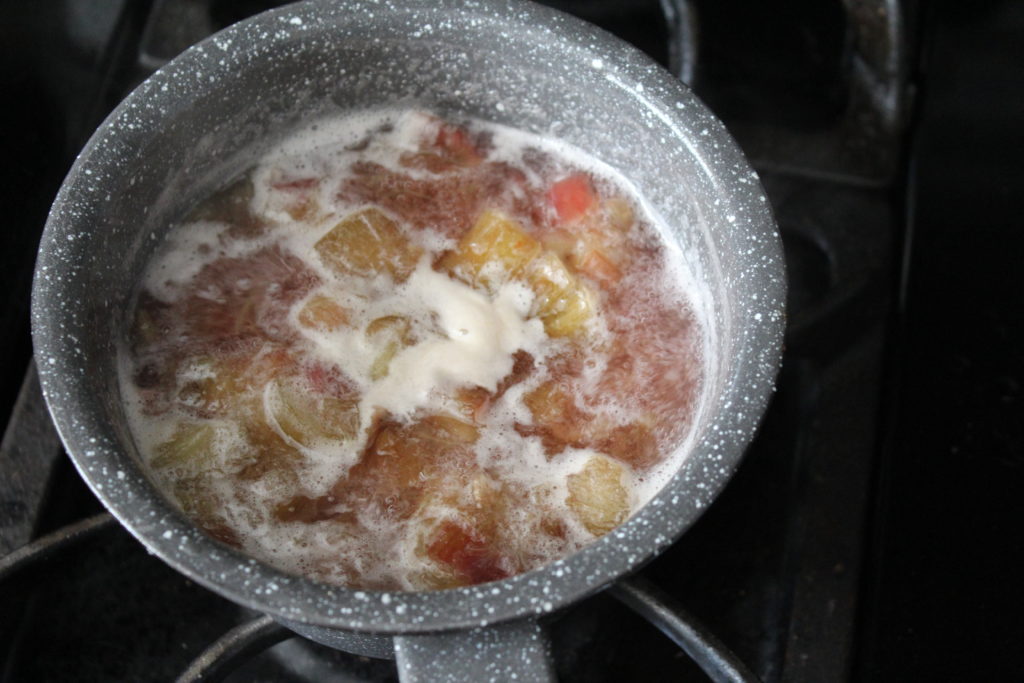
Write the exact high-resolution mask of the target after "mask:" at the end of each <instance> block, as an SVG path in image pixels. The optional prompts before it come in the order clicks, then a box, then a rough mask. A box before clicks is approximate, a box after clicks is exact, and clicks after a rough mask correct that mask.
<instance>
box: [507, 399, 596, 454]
mask: <svg viewBox="0 0 1024 683" xmlns="http://www.w3.org/2000/svg"><path fill="white" fill-rule="evenodd" d="M523 403H525V404H526V407H527V408H529V410H530V415H531V416H532V417H533V426H532V427H524V428H522V429H520V430H519V431H520V433H521V434H523V435H524V436H526V435H534V434H535V435H537V436H539V437H540V439H541V442H542V443H543V445H544V452H545V453H547V454H548V455H553V454H555V453H560V452H562V451H563V450H565V448H566V446H573V447H577V448H578V447H581V446H583V445H584V432H583V429H584V427H585V425H586V424H587V423H588V422H589V421H590V419H591V416H589V415H587V414H586V413H584V412H583V411H582V410H580V409H579V408H578V407H577V406H576V401H575V399H574V398H573V396H572V394H571V393H569V392H568V391H567V390H566V389H565V388H564V387H562V386H560V385H559V384H558V383H557V382H552V381H548V382H544V383H543V384H541V385H540V386H539V387H537V388H536V389H533V390H532V391H530V392H528V393H527V394H525V395H524V396H523Z"/></svg>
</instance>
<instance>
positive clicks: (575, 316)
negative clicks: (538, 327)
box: [525, 251, 595, 337]
mask: <svg viewBox="0 0 1024 683" xmlns="http://www.w3.org/2000/svg"><path fill="white" fill-rule="evenodd" d="M525 277H526V282H527V284H529V286H530V289H532V290H533V293H534V294H535V295H536V299H535V300H534V311H533V312H534V314H535V315H537V316H538V317H539V318H540V319H541V320H542V321H543V322H544V331H545V332H547V333H548V334H549V335H550V336H552V337H568V336H572V335H575V334H579V333H581V332H582V331H583V330H584V328H585V326H586V323H587V321H588V320H589V319H590V318H591V317H592V316H593V314H594V307H595V302H594V295H593V294H592V293H591V291H590V289H589V288H588V287H587V286H586V285H585V284H584V283H583V282H581V281H580V279H579V278H577V277H576V276H575V275H573V274H572V273H570V272H569V269H568V268H566V266H565V264H564V263H563V262H562V259H560V258H559V257H558V256H557V255H555V254H553V253H551V252H549V251H546V252H544V253H543V254H542V255H541V256H540V258H538V259H536V260H535V261H533V262H532V263H531V264H530V265H529V267H528V268H527V270H526V273H525Z"/></svg>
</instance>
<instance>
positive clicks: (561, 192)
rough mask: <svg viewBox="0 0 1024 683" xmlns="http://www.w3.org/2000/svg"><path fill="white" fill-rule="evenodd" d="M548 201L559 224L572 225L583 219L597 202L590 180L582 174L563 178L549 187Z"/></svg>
mask: <svg viewBox="0 0 1024 683" xmlns="http://www.w3.org/2000/svg"><path fill="white" fill-rule="evenodd" d="M548 201H549V202H550V203H551V206H552V207H554V209H555V214H556V215H557V216H558V221H559V222H560V223H572V222H575V221H577V220H579V219H580V218H582V217H583V215H584V214H585V213H587V212H588V211H589V210H590V209H591V207H593V206H594V204H595V203H596V202H597V195H596V194H595V193H594V189H593V188H592V187H591V185H590V179H589V178H587V176H586V175H583V174H582V173H576V174H573V175H571V176H569V177H568V178H563V179H562V180H559V181H558V182H557V183H555V184H554V185H552V186H551V189H550V190H549V191H548Z"/></svg>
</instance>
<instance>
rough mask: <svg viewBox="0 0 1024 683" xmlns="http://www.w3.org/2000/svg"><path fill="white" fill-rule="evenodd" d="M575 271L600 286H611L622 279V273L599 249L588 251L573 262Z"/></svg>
mask: <svg viewBox="0 0 1024 683" xmlns="http://www.w3.org/2000/svg"><path fill="white" fill-rule="evenodd" d="M575 265H576V270H578V271H579V272H581V273H583V274H584V275H588V276H590V277H591V278H592V279H594V280H596V281H597V282H599V283H601V284H602V285H613V284H615V283H616V282H618V281H619V280H621V279H622V271H621V270H619V267H618V266H616V265H615V264H614V263H613V262H612V261H611V259H609V258H608V257H607V256H606V255H605V253H604V252H603V251H602V250H600V249H590V250H588V251H586V252H584V254H583V255H582V256H580V257H579V258H578V259H576V262H575Z"/></svg>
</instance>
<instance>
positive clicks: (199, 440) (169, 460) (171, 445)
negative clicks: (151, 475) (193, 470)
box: [150, 422, 216, 469]
mask: <svg viewBox="0 0 1024 683" xmlns="http://www.w3.org/2000/svg"><path fill="white" fill-rule="evenodd" d="M215 436H216V432H215V431H214V427H213V425H211V424H204V423H199V422H180V423H178V427H177V429H175V430H174V434H173V435H172V436H171V438H170V439H168V440H167V441H165V442H164V443H162V444H160V445H159V446H157V447H156V457H154V458H153V460H152V461H151V462H150V465H152V466H153V467H154V468H155V469H163V468H165V467H185V466H189V465H197V466H202V465H203V464H204V463H206V462H207V461H209V460H210V458H211V457H212V456H213V440H214V437H215Z"/></svg>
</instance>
